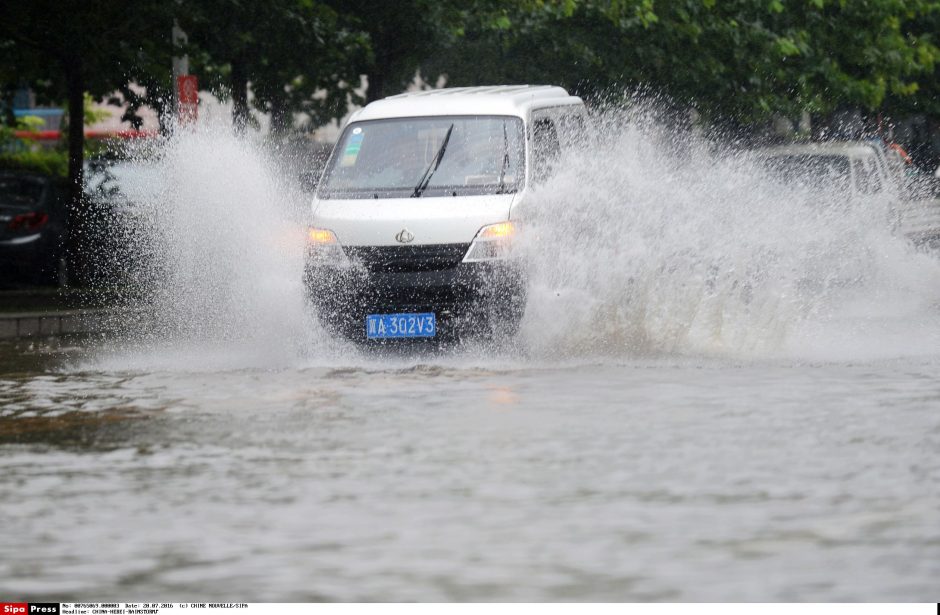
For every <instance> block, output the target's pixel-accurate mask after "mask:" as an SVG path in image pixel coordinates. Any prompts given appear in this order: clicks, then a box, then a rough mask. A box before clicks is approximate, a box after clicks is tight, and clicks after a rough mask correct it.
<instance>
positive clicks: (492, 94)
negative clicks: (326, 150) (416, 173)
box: [349, 85, 583, 122]
mask: <svg viewBox="0 0 940 615" xmlns="http://www.w3.org/2000/svg"><path fill="white" fill-rule="evenodd" d="M581 104H583V103H582V102H581V99H580V98H578V97H577V96H570V95H569V94H568V92H567V91H565V89H564V88H561V87H558V86H553V85H490V86H477V87H471V88H441V89H437V90H420V91H417V92H406V93H404V94H398V95H397V96H390V97H388V98H383V99H382V100H377V101H375V102H373V103H370V104H369V105H366V107H364V108H363V109H360V110H359V111H357V112H356V113H355V114H354V115H353V116H352V117H351V118H350V120H349V121H351V122H355V121H360V120H376V119H382V118H388V117H420V116H427V115H515V116H518V117H525V115H526V112H527V111H529V110H530V109H534V108H539V107H554V106H560V105H581Z"/></svg>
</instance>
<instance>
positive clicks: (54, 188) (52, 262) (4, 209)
mask: <svg viewBox="0 0 940 615" xmlns="http://www.w3.org/2000/svg"><path fill="white" fill-rule="evenodd" d="M65 201H66V192H65V190H64V189H63V186H62V185H61V180H58V179H55V178H52V177H48V176H44V175H39V174H34V173H28V172H22V171H3V170H0V287H10V286H17V285H23V284H41V285H58V284H59V283H60V282H62V281H63V277H64V272H65V258H64V256H65V233H66V208H65Z"/></svg>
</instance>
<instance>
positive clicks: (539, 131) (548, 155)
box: [532, 118, 561, 184]
mask: <svg viewBox="0 0 940 615" xmlns="http://www.w3.org/2000/svg"><path fill="white" fill-rule="evenodd" d="M532 137H533V142H532V152H533V157H534V158H535V160H534V161H533V165H532V178H533V180H534V182H535V183H537V184H539V183H542V182H544V181H546V180H547V179H548V178H549V177H551V175H552V172H553V171H554V169H555V164H556V163H557V162H558V158H559V156H560V155H561V148H560V146H559V144H558V132H557V131H556V130H555V123H554V122H552V121H551V120H550V119H548V118H540V119H537V120H536V121H535V123H534V124H533V125H532Z"/></svg>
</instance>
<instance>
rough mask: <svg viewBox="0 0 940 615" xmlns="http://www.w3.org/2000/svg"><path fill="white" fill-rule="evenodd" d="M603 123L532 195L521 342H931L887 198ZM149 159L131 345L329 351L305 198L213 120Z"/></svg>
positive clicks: (849, 346) (669, 135)
mask: <svg viewBox="0 0 940 615" xmlns="http://www.w3.org/2000/svg"><path fill="white" fill-rule="evenodd" d="M597 126H598V134H597V135H595V138H594V139H593V140H592V143H591V144H590V146H589V147H587V148H586V149H585V151H584V153H583V154H581V155H578V156H572V157H569V158H568V159H566V160H564V161H563V163H562V164H561V165H559V172H558V174H557V176H556V177H555V178H554V179H553V180H551V181H550V182H549V183H548V184H547V185H546V186H544V187H542V188H540V189H538V190H536V191H535V192H534V194H532V195H531V196H532V198H533V203H532V205H533V207H531V208H530V209H529V212H530V216H529V218H528V219H527V220H526V229H527V232H526V234H525V238H524V240H523V242H522V245H521V250H522V251H523V253H524V255H525V258H527V259H528V261H529V263H530V266H531V269H530V272H531V275H530V288H531V291H530V300H529V307H528V310H527V313H526V316H525V319H524V322H523V328H522V331H521V333H520V337H519V339H518V342H519V343H518V344H517V346H519V347H521V348H522V349H524V351H526V352H529V353H530V354H532V355H533V356H535V357H542V358H546V357H559V356H564V357H576V358H577V357H582V358H584V357H591V358H593V357H599V356H615V357H630V356H637V355H649V354H679V355H695V356H701V355H705V356H716V355H717V356H730V357H736V358H755V357H770V356H779V355H781V354H785V355H790V356H793V355H796V356H798V357H816V356H839V355H840V354H842V353H846V354H849V356H851V353H859V352H862V353H864V352H866V349H867V351H871V350H872V349H876V348H879V347H884V346H885V345H887V346H890V347H892V348H893V350H892V352H900V353H905V352H916V351H917V349H918V348H920V349H927V348H932V347H935V346H936V345H937V344H940V319H938V309H937V305H938V304H940V261H938V260H937V259H936V258H935V257H933V256H930V255H927V254H922V253H918V252H917V251H915V250H914V248H913V247H912V246H910V245H909V244H908V243H907V242H906V241H905V240H904V239H903V238H902V237H898V236H897V235H896V234H894V233H893V232H892V229H891V225H890V224H889V219H890V215H889V208H888V207H887V205H886V204H885V203H884V202H879V201H872V202H870V203H867V204H866V206H864V207H858V206H856V207H847V206H845V204H844V201H845V199H844V195H843V194H840V193H838V191H836V190H828V191H826V190H824V191H822V192H820V191H813V192H810V191H807V190H801V189H799V188H794V187H792V186H789V187H788V186H786V185H783V184H781V183H779V182H777V181H775V180H773V179H772V178H771V177H769V176H767V175H766V174H765V173H763V172H762V170H761V167H760V166H759V165H757V164H756V163H755V162H754V161H753V160H752V159H750V158H749V157H748V156H747V155H744V154H741V153H735V152H733V151H731V150H729V149H727V148H721V147H718V146H716V145H715V143H714V141H712V140H706V139H704V138H701V137H695V136H693V135H691V134H689V133H684V134H681V135H680V134H677V133H675V132H674V131H670V130H667V129H666V128H664V127H663V126H662V125H661V124H659V123H657V122H655V121H651V120H649V119H648V117H645V116H642V115H639V114H637V115H631V116H630V117H626V118H625V114H624V112H623V111H620V110H615V111H608V112H605V113H603V114H600V116H599V117H598V118H597ZM149 164H153V165H156V168H157V171H158V173H157V175H158V176H159V178H160V182H159V184H160V185H159V190H158V191H157V192H158V195H157V198H155V199H153V201H152V203H149V204H141V210H140V211H138V212H137V214H136V215H135V216H132V217H128V218H127V219H126V220H125V223H126V224H128V225H130V226H132V227H134V228H133V235H134V236H135V237H138V238H144V239H143V240H142V241H141V244H140V248H141V249H140V251H141V254H145V255H146V257H145V258H146V260H147V266H146V267H145V270H146V272H147V273H146V275H142V276H139V280H140V282H141V283H142V284H146V285H147V286H149V287H150V288H149V292H147V293H145V294H144V296H145V297H147V300H146V301H145V305H144V306H142V307H141V306H138V308H139V309H140V313H142V314H143V315H144V318H142V319H139V320H137V321H135V322H134V325H133V333H132V335H133V337H134V338H135V339H137V340H140V339H144V338H146V339H147V340H149V342H148V343H153V342H154V341H155V340H159V341H161V342H169V343H177V344H182V343H185V344H190V345H192V344H197V345H207V344H209V345H211V344H228V345H229V347H230V348H231V347H233V346H232V345H234V347H237V348H241V349H242V351H243V353H244V355H245V356H250V357H254V359H253V360H254V361H260V362H265V361H271V360H272V358H273V357H277V358H278V360H287V359H288V357H291V356H293V357H296V356H298V355H307V356H309V354H310V353H311V352H321V351H324V352H325V351H326V346H327V345H328V344H329V343H330V340H327V339H326V334H325V333H324V332H322V331H321V330H320V329H319V328H318V327H317V325H316V321H315V318H309V314H308V313H307V308H306V307H305V303H304V296H303V292H304V291H303V286H302V283H301V279H302V269H303V225H304V222H305V220H306V216H307V215H309V202H308V201H309V199H308V198H305V197H302V196H300V195H299V193H297V192H295V191H294V190H293V189H292V186H293V185H294V182H293V180H294V179H295V178H291V177H285V176H284V174H283V173H280V172H279V169H278V168H277V165H276V164H275V163H273V162H272V159H271V158H270V157H269V156H267V155H265V154H263V153H262V149H261V148H260V147H258V146H257V145H253V144H252V143H251V142H249V141H247V140H244V139H239V138H236V137H234V136H232V134H231V131H230V129H229V128H228V127H227V126H223V125H207V126H202V127H200V129H198V130H196V131H194V132H180V133H179V134H177V135H175V136H174V137H173V138H171V139H169V140H168V141H167V142H166V143H165V145H164V146H163V147H162V152H161V155H160V156H159V157H158V158H157V160H156V161H151V162H150V163H149ZM144 247H146V249H144ZM138 257H140V255H138ZM135 296H136V295H135ZM884 336H888V337H887V338H885V337H884ZM888 338H890V342H887V341H886V339H888ZM863 339H865V340H867V341H865V342H864V343H863V342H862V341H861V340H863ZM340 347H341V348H347V347H345V346H342V345H341V346H340ZM311 348H315V349H316V350H313V351H312V350H311ZM347 350H348V348H347ZM333 351H335V348H334V349H333ZM876 354H877V353H876ZM344 356H345V357H346V358H347V359H348V358H350V355H349V354H348V353H347V354H344ZM357 356H358V355H357ZM366 360H368V359H366Z"/></svg>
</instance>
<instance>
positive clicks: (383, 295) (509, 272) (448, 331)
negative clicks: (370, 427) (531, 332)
mask: <svg viewBox="0 0 940 615" xmlns="http://www.w3.org/2000/svg"><path fill="white" fill-rule="evenodd" d="M304 283H305V286H306V289H307V293H308V297H309V300H310V302H311V303H312V305H313V306H314V308H315V309H316V311H317V315H318V317H319V319H320V321H321V322H322V323H323V324H324V325H326V326H327V327H328V328H330V329H332V330H334V331H336V332H339V333H342V334H343V335H345V336H347V337H351V338H353V339H359V338H361V339H365V318H366V316H367V315H369V314H395V313H422V312H433V313H434V314H435V316H436V319H437V329H438V332H439V336H441V337H450V336H462V335H466V334H470V335H481V336H487V335H490V336H492V335H494V334H503V335H512V334H514V333H515V332H516V330H517V329H518V326H519V321H520V320H521V318H522V314H523V312H524V311H525V303H526V281H525V275H524V268H523V267H522V265H521V263H519V262H514V261H513V262H510V261H497V262H477V263H460V264H459V265H457V266H456V267H453V268H450V269H444V270H438V271H393V272H373V271H367V270H364V269H361V268H353V267H349V268H340V267H331V266H319V267H316V266H308V267H307V268H306V270H305V273H304Z"/></svg>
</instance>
